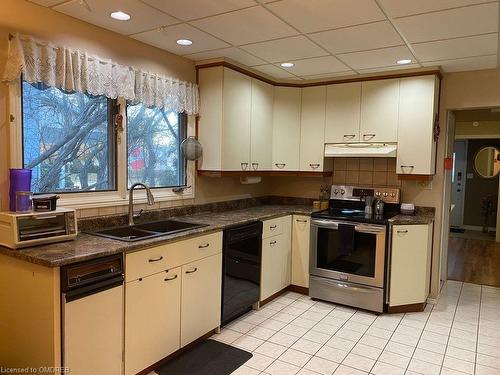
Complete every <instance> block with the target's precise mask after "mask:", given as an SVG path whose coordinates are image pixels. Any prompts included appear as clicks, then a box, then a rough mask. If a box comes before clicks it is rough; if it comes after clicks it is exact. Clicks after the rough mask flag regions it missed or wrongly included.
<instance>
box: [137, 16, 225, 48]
mask: <svg viewBox="0 0 500 375" xmlns="http://www.w3.org/2000/svg"><path fill="white" fill-rule="evenodd" d="M132 37H133V38H134V39H137V40H140V41H141V42H144V43H147V44H151V45H152V46H155V47H158V48H162V49H164V50H167V51H170V52H172V53H175V54H178V55H187V54H191V53H196V52H201V51H206V50H211V49H219V48H224V47H228V46H229V44H227V43H225V42H223V41H221V40H219V39H217V38H214V37H213V36H211V35H208V34H207V33H204V32H203V31H200V30H198V29H196V28H194V27H192V26H189V25H187V24H185V23H184V24H180V25H174V26H168V27H165V28H162V29H157V30H152V31H146V32H144V33H140V34H135V35H132ZM179 39H189V40H191V41H193V44H192V45H190V46H180V45H178V44H177V43H176V41H177V40H179Z"/></svg>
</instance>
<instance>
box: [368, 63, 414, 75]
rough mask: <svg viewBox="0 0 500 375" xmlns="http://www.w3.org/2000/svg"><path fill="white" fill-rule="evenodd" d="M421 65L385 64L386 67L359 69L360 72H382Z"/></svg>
mask: <svg viewBox="0 0 500 375" xmlns="http://www.w3.org/2000/svg"><path fill="white" fill-rule="evenodd" d="M419 67H420V65H418V64H408V65H396V66H385V67H381V68H372V69H360V70H358V72H359V73H361V74H367V73H381V72H389V71H394V70H406V69H415V68H419Z"/></svg>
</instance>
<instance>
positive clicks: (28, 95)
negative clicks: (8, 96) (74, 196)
mask: <svg viewBox="0 0 500 375" xmlns="http://www.w3.org/2000/svg"><path fill="white" fill-rule="evenodd" d="M114 107H115V105H114V101H112V100H109V99H107V98H105V97H103V96H91V95H87V94H83V93H67V92H63V91H61V90H59V89H57V88H54V87H46V86H43V85H41V84H35V85H32V84H29V83H27V82H25V81H23V83H22V114H23V127H22V134H23V140H22V144H23V165H24V168H28V169H32V171H33V172H32V173H33V174H32V191H33V192H34V193H45V192H81V191H92V190H95V191H97V190H114V189H115V187H116V181H115V173H114V170H115V141H114V139H115V137H114V134H113V128H112V126H110V125H109V124H110V123H111V121H110V118H111V117H112V110H113V108H114Z"/></svg>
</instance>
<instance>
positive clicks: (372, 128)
mask: <svg viewBox="0 0 500 375" xmlns="http://www.w3.org/2000/svg"><path fill="white" fill-rule="evenodd" d="M398 107H399V79H384V80H380V81H366V82H363V83H362V84H361V121H360V126H359V140H360V141H361V142H397V138H398V112H399V111H398Z"/></svg>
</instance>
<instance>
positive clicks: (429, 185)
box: [417, 181, 432, 190]
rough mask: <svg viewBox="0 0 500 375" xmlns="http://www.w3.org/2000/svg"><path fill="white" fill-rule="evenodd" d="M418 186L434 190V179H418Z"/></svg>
mask: <svg viewBox="0 0 500 375" xmlns="http://www.w3.org/2000/svg"><path fill="white" fill-rule="evenodd" d="M417 187H418V188H420V189H424V190H432V181H417Z"/></svg>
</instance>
